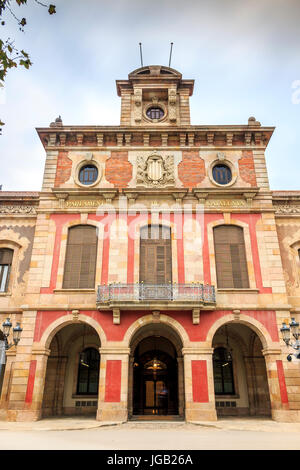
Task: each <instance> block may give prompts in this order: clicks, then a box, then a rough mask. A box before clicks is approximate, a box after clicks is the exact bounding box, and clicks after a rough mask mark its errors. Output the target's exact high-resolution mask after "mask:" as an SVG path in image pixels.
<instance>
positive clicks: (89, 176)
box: [79, 165, 98, 185]
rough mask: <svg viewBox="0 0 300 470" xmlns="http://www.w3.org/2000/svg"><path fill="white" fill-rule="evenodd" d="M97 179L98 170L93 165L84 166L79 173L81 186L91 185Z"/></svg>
mask: <svg viewBox="0 0 300 470" xmlns="http://www.w3.org/2000/svg"><path fill="white" fill-rule="evenodd" d="M97 178H98V168H97V167H96V166H95V165H84V166H83V167H82V168H81V169H80V171H79V181H80V183H81V184H86V185H88V184H93V183H95V181H97Z"/></svg>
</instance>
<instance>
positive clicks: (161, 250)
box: [140, 225, 172, 284]
mask: <svg viewBox="0 0 300 470" xmlns="http://www.w3.org/2000/svg"><path fill="white" fill-rule="evenodd" d="M140 282H144V283H148V284H168V283H169V282H172V251H171V229H170V228H169V227H164V226H161V225H152V226H150V225H149V226H148V227H144V228H142V230H141V241H140Z"/></svg>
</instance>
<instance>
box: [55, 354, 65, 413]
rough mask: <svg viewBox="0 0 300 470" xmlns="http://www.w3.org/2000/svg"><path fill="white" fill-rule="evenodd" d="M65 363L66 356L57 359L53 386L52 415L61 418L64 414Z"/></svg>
mask: <svg viewBox="0 0 300 470" xmlns="http://www.w3.org/2000/svg"><path fill="white" fill-rule="evenodd" d="M67 362H68V357H67V356H60V357H59V358H58V364H57V366H58V367H57V380H56V384H55V399H54V414H55V415H58V416H61V415H63V414H64V413H63V400H64V389H65V376H66V366H67Z"/></svg>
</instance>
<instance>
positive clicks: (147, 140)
mask: <svg viewBox="0 0 300 470" xmlns="http://www.w3.org/2000/svg"><path fill="white" fill-rule="evenodd" d="M143 140H144V146H145V147H149V145H150V134H143Z"/></svg>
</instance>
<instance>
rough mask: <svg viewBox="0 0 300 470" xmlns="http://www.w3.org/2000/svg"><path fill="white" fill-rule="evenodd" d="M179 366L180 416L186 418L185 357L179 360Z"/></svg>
mask: <svg viewBox="0 0 300 470" xmlns="http://www.w3.org/2000/svg"><path fill="white" fill-rule="evenodd" d="M177 364H178V414H179V416H182V417H183V416H184V368H183V357H178V358H177Z"/></svg>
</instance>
